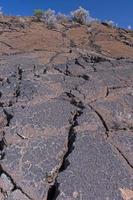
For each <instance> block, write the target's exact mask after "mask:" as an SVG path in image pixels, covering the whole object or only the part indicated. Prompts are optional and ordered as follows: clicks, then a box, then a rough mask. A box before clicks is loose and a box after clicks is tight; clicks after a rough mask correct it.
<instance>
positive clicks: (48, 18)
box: [41, 9, 57, 29]
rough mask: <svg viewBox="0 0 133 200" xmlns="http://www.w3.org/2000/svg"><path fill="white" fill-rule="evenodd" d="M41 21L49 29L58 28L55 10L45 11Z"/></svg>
mask: <svg viewBox="0 0 133 200" xmlns="http://www.w3.org/2000/svg"><path fill="white" fill-rule="evenodd" d="M41 20H42V21H43V22H44V24H46V25H47V26H48V28H51V29H52V28H56V25H57V18H56V15H55V11H54V10H51V9H48V10H46V11H44V12H43V15H42V19H41Z"/></svg>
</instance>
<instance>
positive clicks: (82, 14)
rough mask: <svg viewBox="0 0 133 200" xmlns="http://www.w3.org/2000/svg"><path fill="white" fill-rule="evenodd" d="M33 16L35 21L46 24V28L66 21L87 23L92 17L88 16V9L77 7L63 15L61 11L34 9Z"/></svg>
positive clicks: (54, 26)
mask: <svg viewBox="0 0 133 200" xmlns="http://www.w3.org/2000/svg"><path fill="white" fill-rule="evenodd" d="M34 16H35V19H36V21H38V22H39V21H41V22H43V23H44V24H46V25H47V26H48V28H56V27H57V24H58V23H62V22H63V23H66V22H68V21H71V22H77V23H79V24H89V23H90V22H92V21H93V20H94V19H93V18H92V17H90V14H89V11H88V10H86V9H84V8H82V7H79V8H78V9H77V10H75V11H73V12H71V13H70V15H64V14H62V13H58V14H56V13H55V11H54V10H51V9H48V10H46V11H43V10H40V9H38V10H35V11H34Z"/></svg>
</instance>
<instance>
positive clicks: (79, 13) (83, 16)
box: [71, 7, 93, 24]
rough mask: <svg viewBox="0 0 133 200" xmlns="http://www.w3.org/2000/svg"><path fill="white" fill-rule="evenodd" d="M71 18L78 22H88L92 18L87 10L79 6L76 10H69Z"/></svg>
mask: <svg viewBox="0 0 133 200" xmlns="http://www.w3.org/2000/svg"><path fill="white" fill-rule="evenodd" d="M71 18H72V20H73V21H75V22H77V23H79V24H88V23H90V22H91V21H92V20H93V18H92V17H90V13H89V11H88V10H86V9H84V8H82V7H79V8H78V9H77V10H75V11H72V12H71Z"/></svg>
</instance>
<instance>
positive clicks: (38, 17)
mask: <svg viewBox="0 0 133 200" xmlns="http://www.w3.org/2000/svg"><path fill="white" fill-rule="evenodd" d="M34 16H35V18H36V21H38V22H40V21H41V18H42V16H43V10H40V9H36V10H34Z"/></svg>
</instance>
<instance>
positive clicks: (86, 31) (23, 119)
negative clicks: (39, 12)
mask: <svg viewBox="0 0 133 200" xmlns="http://www.w3.org/2000/svg"><path fill="white" fill-rule="evenodd" d="M0 47H1V48H0V200H29V199H30V200H55V199H56V200H132V199H133V32H132V31H127V30H124V29H118V28H117V29H116V28H112V27H110V26H108V25H107V24H104V23H103V24H100V23H92V24H91V25H90V26H83V25H82V26H81V25H79V24H71V23H70V24H68V23H66V24H60V25H59V27H58V29H56V30H48V29H47V27H45V26H44V25H43V24H42V23H37V22H33V21H32V20H31V18H26V19H25V20H22V19H21V20H20V18H16V17H3V18H1V19H0Z"/></svg>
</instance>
